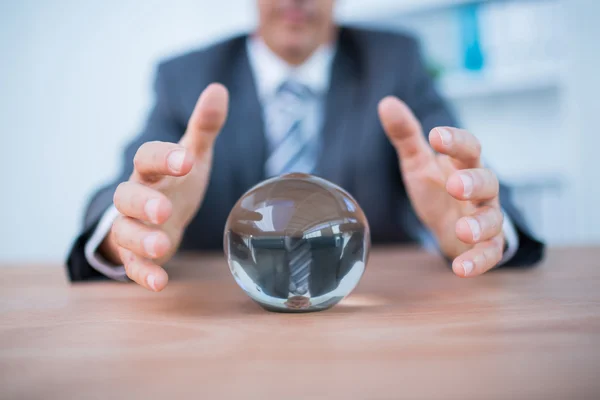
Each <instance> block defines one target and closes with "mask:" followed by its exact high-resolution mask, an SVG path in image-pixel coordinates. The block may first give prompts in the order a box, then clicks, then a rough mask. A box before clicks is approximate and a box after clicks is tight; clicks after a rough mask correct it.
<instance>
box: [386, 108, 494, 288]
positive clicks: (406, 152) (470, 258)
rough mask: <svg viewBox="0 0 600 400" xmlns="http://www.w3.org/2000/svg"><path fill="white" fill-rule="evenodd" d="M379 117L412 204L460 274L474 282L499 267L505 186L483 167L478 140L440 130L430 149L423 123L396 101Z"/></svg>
mask: <svg viewBox="0 0 600 400" xmlns="http://www.w3.org/2000/svg"><path fill="white" fill-rule="evenodd" d="M379 117H380V119H381V123H382V125H383V127H384V129H385V132H386V134H387V136H388V138H389V140H390V142H391V143H392V145H393V146H394V148H395V149H396V152H397V153H398V158H399V164H400V171H401V173H402V178H403V180H404V184H405V186H406V191H407V193H408V197H409V199H410V201H411V204H412V206H413V208H414V210H415V211H416V213H417V216H418V217H419V218H420V219H421V221H422V222H423V223H424V224H425V226H426V227H427V228H428V229H429V230H430V231H431V232H432V233H433V235H434V236H435V238H436V239H437V241H438V245H439V246H440V249H441V251H442V252H443V253H444V254H445V255H446V256H447V257H449V258H452V259H454V261H453V263H452V270H453V271H454V273H455V274H457V275H458V276H462V277H473V276H477V275H481V274H482V273H484V272H486V271H488V270H490V269H491V268H493V267H494V266H496V265H497V264H498V262H499V261H500V260H501V259H502V253H503V249H504V234H503V232H502V222H503V213H502V210H501V209H500V201H499V198H498V195H499V183H498V179H497V177H496V175H495V174H494V173H493V172H492V171H490V170H489V169H485V168H483V165H482V163H481V145H480V144H479V141H478V140H477V138H475V136H473V135H472V134H470V133H469V132H466V131H464V130H460V129H455V128H448V127H439V128H435V129H433V130H432V131H431V132H430V134H429V143H430V144H431V146H429V144H428V143H427V141H426V140H425V137H424V135H423V129H422V127H421V124H420V123H419V121H418V120H417V119H416V117H415V116H414V115H413V113H412V112H411V111H410V109H409V108H408V106H407V105H406V104H405V103H403V102H402V101H401V100H399V99H397V98H395V97H386V98H385V99H383V100H382V101H381V102H380V103H379ZM432 148H433V149H432ZM434 150H435V152H437V153H438V154H436V153H435V152H434Z"/></svg>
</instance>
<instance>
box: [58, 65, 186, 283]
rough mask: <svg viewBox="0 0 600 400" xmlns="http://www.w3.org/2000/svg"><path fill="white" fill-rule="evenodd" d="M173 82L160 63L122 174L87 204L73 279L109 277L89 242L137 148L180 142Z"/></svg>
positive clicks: (71, 259) (71, 262)
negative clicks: (91, 256) (93, 261)
mask: <svg viewBox="0 0 600 400" xmlns="http://www.w3.org/2000/svg"><path fill="white" fill-rule="evenodd" d="M170 89H171V85H170V83H169V82H168V76H167V73H166V72H165V68H164V64H163V65H161V66H159V67H158V72H157V74H156V79H155V83H154V91H155V102H154V105H153V107H152V110H151V111H150V114H149V116H148V117H147V120H146V123H145V126H144V129H143V130H142V132H141V133H140V134H139V135H138V136H137V137H136V138H134V139H133V140H132V141H131V142H130V143H129V145H128V146H127V147H126V148H125V150H124V152H123V158H122V168H121V172H120V174H119V176H118V178H117V179H116V180H115V181H113V182H111V183H109V184H108V185H106V186H104V187H102V188H100V189H99V190H98V191H97V192H96V193H95V194H93V195H92V196H91V198H90V200H89V203H88V205H87V208H86V211H85V215H84V219H83V223H82V227H81V231H80V232H79V234H78V236H77V238H76V239H75V241H74V243H73V245H72V247H71V250H70V252H69V255H68V258H67V271H68V275H69V278H70V279H71V281H85V280H94V279H106V277H105V276H104V275H103V274H101V273H100V272H98V271H96V270H95V269H94V268H92V266H91V265H90V264H89V262H88V261H87V259H86V256H85V245H86V243H87V241H88V240H89V239H90V237H91V235H92V233H93V232H94V230H95V229H96V227H97V225H98V223H99V221H100V219H101V218H102V216H103V214H104V213H105V212H106V210H107V209H108V208H109V207H110V206H111V205H112V201H113V195H114V192H115V189H116V188H117V186H118V185H119V184H120V183H121V182H124V181H127V180H128V179H129V176H130V175H131V173H132V172H133V157H134V156H135V153H136V152H137V149H138V148H139V147H140V146H141V145H142V144H143V143H146V142H150V141H163V142H177V141H179V139H180V138H181V136H182V135H183V132H184V131H185V123H182V121H181V120H180V119H179V118H177V115H176V113H175V112H174V110H175V108H174V105H173V103H172V100H171V98H170V96H169V90H170Z"/></svg>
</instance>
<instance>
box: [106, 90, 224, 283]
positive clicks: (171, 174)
mask: <svg viewBox="0 0 600 400" xmlns="http://www.w3.org/2000/svg"><path fill="white" fill-rule="evenodd" d="M228 101H229V95H228V92H227V89H225V87H224V86H222V85H219V84H211V85H209V86H208V87H207V88H206V89H205V90H204V92H202V94H201V95H200V98H199V99H198V102H197V103H196V107H195V109H194V112H193V113H192V116H191V117H190V120H189V122H188V126H187V130H186V132H185V134H184V135H183V137H182V138H181V140H180V142H179V143H177V144H176V143H165V142H148V143H145V144H143V145H142V146H141V147H140V148H139V149H138V151H137V153H136V155H135V158H134V161H133V163H134V170H133V174H132V175H131V177H130V178H129V181H127V182H124V183H122V184H120V185H119V187H118V188H117V190H116V192H115V196H114V204H115V207H116V208H117V210H119V212H120V213H121V216H119V217H118V218H117V219H116V220H115V222H114V223H113V226H112V229H111V231H110V233H109V234H108V235H107V236H106V238H105V239H104V241H103V243H102V245H101V246H100V253H101V254H102V255H103V256H104V257H105V258H106V259H107V260H109V261H111V262H113V263H115V264H123V265H124V266H125V270H126V271H127V276H128V277H129V278H130V279H132V280H134V281H135V282H137V283H138V284H140V285H142V286H144V287H145V288H147V289H150V290H152V291H156V292H159V291H161V290H162V289H164V288H165V286H166V285H167V282H168V275H167V273H166V272H165V270H164V269H163V268H162V267H161V265H163V264H164V263H165V262H166V261H168V260H169V259H170V258H171V257H172V256H173V254H174V253H175V252H176V251H177V249H178V247H179V244H180V243H181V238H182V236H183V233H184V230H185V228H186V227H187V225H188V224H189V223H190V221H191V220H192V218H193V217H194V216H195V215H196V213H197V212H198V209H199V208H200V205H201V203H202V200H203V198H204V193H205V191H206V186H207V184H208V179H209V176H210V169H211V164H212V154H213V145H214V141H215V138H216V137H217V135H218V133H219V131H220V130H221V128H222V126H223V124H224V122H225V119H226V117H227V109H228Z"/></svg>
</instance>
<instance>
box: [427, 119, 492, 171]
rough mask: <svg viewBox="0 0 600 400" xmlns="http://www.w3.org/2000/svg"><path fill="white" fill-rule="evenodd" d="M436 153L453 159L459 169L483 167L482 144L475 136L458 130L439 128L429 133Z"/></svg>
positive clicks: (430, 141)
mask: <svg viewBox="0 0 600 400" xmlns="http://www.w3.org/2000/svg"><path fill="white" fill-rule="evenodd" d="M429 143H431V147H433V149H434V150H435V151H437V152H438V153H441V154H446V155H448V156H450V157H452V158H453V160H454V161H455V165H456V167H457V168H459V169H465V168H480V167H481V144H480V143H479V140H477V138H476V137H475V135H473V134H471V133H469V132H467V131H465V130H462V129H456V128H449V127H438V128H435V129H433V130H432V131H431V132H429Z"/></svg>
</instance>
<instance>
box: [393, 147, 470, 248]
mask: <svg viewBox="0 0 600 400" xmlns="http://www.w3.org/2000/svg"><path fill="white" fill-rule="evenodd" d="M457 171H458V169H457V168H456V167H455V166H454V165H452V162H451V160H450V159H449V157H448V156H446V155H442V154H437V155H435V156H434V158H433V159H431V160H430V161H429V162H427V164H426V165H424V166H423V167H421V168H417V169H413V170H409V171H405V172H404V173H403V177H404V184H405V186H406V190H407V193H408V197H409V199H410V201H411V205H412V206H413V209H414V210H415V212H416V214H417V216H418V217H419V219H420V220H421V221H422V222H423V224H424V225H425V226H427V227H428V228H429V229H430V230H431V231H432V232H434V233H435V234H436V236H447V235H445V234H444V232H450V233H451V234H454V227H455V225H456V223H457V221H458V220H459V219H460V218H461V217H463V216H466V215H471V214H472V213H473V212H474V211H475V210H476V205H475V204H474V203H473V202H471V201H460V200H456V199H455V198H454V197H452V196H450V194H448V191H447V190H446V182H447V181H448V178H450V176H452V174H454V173H455V172H457ZM453 236H455V235H453ZM446 243H449V241H448V240H440V245H441V246H442V250H443V251H444V252H445V253H446V254H455V253H456V254H460V253H461V252H464V251H466V250H467V249H468V248H470V247H472V246H469V245H468V244H465V243H459V242H457V241H454V240H453V241H450V243H452V245H454V246H456V247H455V248H450V246H448V245H445V244H446Z"/></svg>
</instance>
